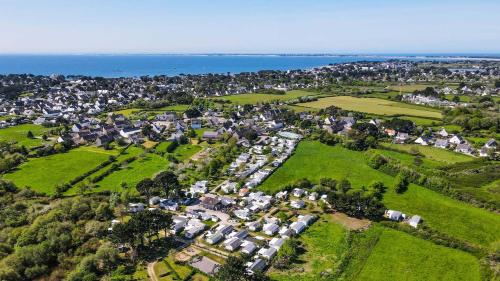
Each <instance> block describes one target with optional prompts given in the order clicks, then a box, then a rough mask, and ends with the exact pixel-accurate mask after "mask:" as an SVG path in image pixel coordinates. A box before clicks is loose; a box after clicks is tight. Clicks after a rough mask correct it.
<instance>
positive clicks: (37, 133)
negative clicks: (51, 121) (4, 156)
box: [0, 124, 51, 148]
mask: <svg viewBox="0 0 500 281" xmlns="http://www.w3.org/2000/svg"><path fill="white" fill-rule="evenodd" d="M50 130H51V128H45V127H43V126H41V125H35V124H22V125H17V126H12V127H8V128H5V129H0V141H15V142H16V143H17V144H19V145H24V146H26V147H28V148H30V147H34V146H39V145H42V144H43V143H44V141H43V140H42V135H43V134H45V133H47V132H48V131H50ZM29 131H31V132H32V133H33V135H34V137H35V138H33V139H31V138H28V137H27V135H28V132H29Z"/></svg>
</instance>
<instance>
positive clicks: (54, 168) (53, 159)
mask: <svg viewBox="0 0 500 281" xmlns="http://www.w3.org/2000/svg"><path fill="white" fill-rule="evenodd" d="M118 153H119V152H118V150H104V149H100V148H96V147H90V146H83V147H79V148H75V149H72V150H70V151H68V152H65V153H58V154H53V155H49V156H45V157H39V158H30V159H29V160H28V161H27V162H25V163H23V164H21V165H20V166H19V167H18V168H17V169H15V170H14V171H12V172H10V173H8V174H5V175H4V176H3V178H5V179H7V180H10V181H12V182H14V183H15V184H16V185H17V186H19V187H21V188H22V187H27V186H29V187H31V188H32V189H33V190H34V191H37V192H42V193H45V194H48V195H51V194H54V193H55V187H56V186H57V185H63V184H66V183H68V182H69V181H71V180H72V179H74V178H76V177H78V176H80V175H82V174H83V173H85V172H87V171H90V170H92V169H94V168H95V167H97V166H98V165H99V164H101V163H102V162H104V161H106V160H108V159H109V156H116V155H118Z"/></svg>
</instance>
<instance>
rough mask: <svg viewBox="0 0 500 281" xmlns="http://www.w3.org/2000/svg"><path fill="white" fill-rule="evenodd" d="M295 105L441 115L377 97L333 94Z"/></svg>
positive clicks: (411, 114)
mask: <svg viewBox="0 0 500 281" xmlns="http://www.w3.org/2000/svg"><path fill="white" fill-rule="evenodd" d="M297 105H298V106H303V107H310V108H327V107H329V106H332V105H333V106H337V107H340V108H342V109H345V110H350V111H358V112H366V113H370V114H376V115H385V116H400V115H406V116H415V117H424V118H435V119H440V118H441V117H442V116H441V112H440V111H439V110H436V109H432V108H428V107H423V106H418V105H412V104H406V103H402V102H395V101H389V100H384V99H379V98H356V97H352V96H335V97H326V98H321V99H319V100H317V101H312V102H307V103H299V104H297Z"/></svg>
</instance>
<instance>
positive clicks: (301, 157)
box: [259, 141, 500, 248]
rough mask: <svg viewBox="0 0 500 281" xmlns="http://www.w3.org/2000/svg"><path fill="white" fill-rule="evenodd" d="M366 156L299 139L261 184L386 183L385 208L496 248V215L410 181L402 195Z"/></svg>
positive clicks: (269, 187)
mask: <svg viewBox="0 0 500 281" xmlns="http://www.w3.org/2000/svg"><path fill="white" fill-rule="evenodd" d="M366 160H367V155H366V153H365V152H357V151H351V150H347V149H345V148H343V147H341V146H327V145H324V144H321V143H319V142H313V141H303V142H301V143H300V144H299V146H298V147H297V149H296V151H295V154H294V155H293V156H292V157H291V158H290V159H289V160H288V161H286V162H285V163H284V164H283V166H281V167H280V168H279V169H278V170H277V171H276V172H274V173H273V174H272V175H271V176H270V177H269V178H268V179H267V180H266V181H264V183H263V184H262V185H261V186H260V187H259V189H261V190H263V191H266V192H271V193H274V192H277V191H279V190H280V189H281V188H282V187H283V186H285V185H286V184H290V183H293V182H295V181H296V180H298V179H301V178H308V179H310V180H312V181H314V182H318V181H319V179H320V178H322V177H331V178H334V179H337V180H339V179H342V178H347V179H348V180H349V181H350V182H351V183H352V185H353V187H354V188H360V187H361V186H367V185H369V184H370V183H371V182H373V181H376V180H377V181H381V182H383V183H384V184H385V185H386V186H387V187H388V190H387V192H386V193H385V195H384V203H385V204H386V206H387V207H388V208H391V209H396V210H401V211H403V212H405V213H408V214H418V215H420V216H422V218H423V219H424V220H425V221H426V223H427V224H428V225H429V226H431V227H432V228H434V229H436V230H438V231H441V232H444V233H446V234H448V235H450V236H454V237H457V238H459V239H463V240H466V241H469V242H471V243H474V244H477V245H482V246H485V247H491V248H497V247H498V248H500V235H499V234H498V233H500V216H498V215H496V214H493V213H491V212H488V211H486V210H484V209H480V208H476V207H473V206H471V205H468V204H466V203H463V202H460V201H457V200H454V199H451V198H449V197H446V196H444V195H441V194H439V193H436V192H434V191H431V190H429V189H426V188H423V187H420V186H417V185H413V184H412V185H410V187H409V189H408V190H407V191H406V192H405V193H404V194H397V193H395V192H394V191H393V189H392V188H393V184H394V178H393V177H391V176H389V175H386V174H384V173H382V172H379V171H377V170H374V169H372V168H371V167H369V166H368V165H367V163H366Z"/></svg>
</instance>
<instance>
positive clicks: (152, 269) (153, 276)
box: [148, 261, 158, 281]
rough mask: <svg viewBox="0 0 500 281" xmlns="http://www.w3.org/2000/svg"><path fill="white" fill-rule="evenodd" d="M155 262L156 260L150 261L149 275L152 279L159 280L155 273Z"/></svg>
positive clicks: (153, 280) (152, 280)
mask: <svg viewBox="0 0 500 281" xmlns="http://www.w3.org/2000/svg"><path fill="white" fill-rule="evenodd" d="M155 264H156V262H155V261H154V262H150V263H148V275H149V279H150V280H151V281H158V277H157V276H156V273H155Z"/></svg>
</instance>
